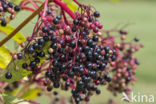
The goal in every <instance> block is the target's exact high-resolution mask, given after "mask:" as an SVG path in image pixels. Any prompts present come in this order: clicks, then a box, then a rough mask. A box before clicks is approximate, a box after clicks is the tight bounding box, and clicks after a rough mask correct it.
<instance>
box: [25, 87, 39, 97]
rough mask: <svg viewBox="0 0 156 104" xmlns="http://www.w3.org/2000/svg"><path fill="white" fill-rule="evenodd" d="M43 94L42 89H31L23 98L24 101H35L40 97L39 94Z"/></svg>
mask: <svg viewBox="0 0 156 104" xmlns="http://www.w3.org/2000/svg"><path fill="white" fill-rule="evenodd" d="M39 92H41V89H30V90H28V91H27V92H25V93H24V94H23V96H22V98H23V99H34V98H37V97H38V93H39Z"/></svg>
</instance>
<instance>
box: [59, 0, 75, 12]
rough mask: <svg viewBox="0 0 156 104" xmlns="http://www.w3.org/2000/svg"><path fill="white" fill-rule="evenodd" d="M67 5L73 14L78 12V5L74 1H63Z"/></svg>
mask: <svg viewBox="0 0 156 104" xmlns="http://www.w3.org/2000/svg"><path fill="white" fill-rule="evenodd" d="M62 1H64V2H66V3H67V6H68V8H69V9H71V10H72V11H73V12H75V11H76V10H78V5H77V4H76V3H75V2H74V1H73V0H62Z"/></svg>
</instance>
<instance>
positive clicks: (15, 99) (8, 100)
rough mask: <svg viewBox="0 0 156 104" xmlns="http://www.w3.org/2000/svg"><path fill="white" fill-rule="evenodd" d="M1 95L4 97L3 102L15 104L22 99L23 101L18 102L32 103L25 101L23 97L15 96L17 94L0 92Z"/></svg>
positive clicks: (4, 103)
mask: <svg viewBox="0 0 156 104" xmlns="http://www.w3.org/2000/svg"><path fill="white" fill-rule="evenodd" d="M0 96H2V97H3V104H15V103H17V102H20V101H22V102H21V103H18V104H30V103H29V102H27V101H24V100H23V99H21V98H18V97H15V96H10V95H7V94H0Z"/></svg>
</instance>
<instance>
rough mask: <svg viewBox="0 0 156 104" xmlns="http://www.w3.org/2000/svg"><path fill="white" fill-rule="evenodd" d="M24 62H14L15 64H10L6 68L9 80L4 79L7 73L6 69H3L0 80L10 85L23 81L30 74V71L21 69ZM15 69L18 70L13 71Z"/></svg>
mask: <svg viewBox="0 0 156 104" xmlns="http://www.w3.org/2000/svg"><path fill="white" fill-rule="evenodd" d="M24 62H25V61H24V60H16V61H15V62H11V63H10V65H9V66H8V69H9V72H10V73H11V74H12V78H11V79H6V78H5V73H7V72H8V69H5V70H4V71H3V73H2V75H1V76H0V80H1V81H5V82H10V83H11V82H15V81H19V80H21V79H23V77H25V76H27V75H29V74H31V73H32V72H31V71H27V70H25V69H23V68H22V64H23V63H24ZM15 65H16V66H15ZM15 67H18V69H17V70H15Z"/></svg>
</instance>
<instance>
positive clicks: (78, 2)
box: [73, 0, 82, 6]
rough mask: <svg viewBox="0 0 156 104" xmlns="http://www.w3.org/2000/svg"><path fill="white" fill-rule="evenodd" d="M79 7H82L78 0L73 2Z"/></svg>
mask: <svg viewBox="0 0 156 104" xmlns="http://www.w3.org/2000/svg"><path fill="white" fill-rule="evenodd" d="M73 1H74V2H75V3H76V4H77V5H79V6H82V5H81V4H80V3H79V2H78V1H77V0H73Z"/></svg>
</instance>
